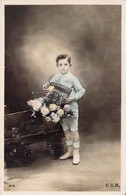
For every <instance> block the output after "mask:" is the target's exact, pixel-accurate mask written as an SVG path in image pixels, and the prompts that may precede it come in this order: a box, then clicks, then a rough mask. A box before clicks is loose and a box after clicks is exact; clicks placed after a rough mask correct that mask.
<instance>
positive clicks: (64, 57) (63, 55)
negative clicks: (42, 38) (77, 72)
mask: <svg viewBox="0 0 126 195" xmlns="http://www.w3.org/2000/svg"><path fill="white" fill-rule="evenodd" d="M66 58H67V61H68V62H69V64H70V65H71V57H70V56H69V55H67V54H60V55H58V56H57V58H56V63H57V64H58V61H59V60H61V59H66Z"/></svg>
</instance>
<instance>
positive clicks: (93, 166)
mask: <svg viewBox="0 0 126 195" xmlns="http://www.w3.org/2000/svg"><path fill="white" fill-rule="evenodd" d="M80 137H81V150H80V154H81V162H80V164H79V165H72V159H68V160H64V161H61V160H53V159H51V158H50V156H49V154H48V153H47V150H46V147H45V143H38V144H33V145H31V147H32V149H33V151H34V153H35V154H36V160H35V161H34V162H33V163H32V164H31V165H29V166H24V167H18V168H8V169H5V191H6V190H7V191H120V187H119V186H120V142H119V141H118V140H117V139H116V138H115V137H111V138H110V137H108V138H107V137H106V138H105V137H101V135H96V134H94V135H88V134H86V133H85V134H84V133H83V135H81V136H80Z"/></svg>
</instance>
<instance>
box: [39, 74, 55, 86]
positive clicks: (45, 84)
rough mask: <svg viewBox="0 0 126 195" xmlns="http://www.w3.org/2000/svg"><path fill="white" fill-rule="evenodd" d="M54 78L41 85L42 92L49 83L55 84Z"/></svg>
mask: <svg viewBox="0 0 126 195" xmlns="http://www.w3.org/2000/svg"><path fill="white" fill-rule="evenodd" d="M55 77H56V75H55V76H53V77H52V78H51V79H50V80H49V81H48V82H46V83H44V84H43V86H42V88H43V90H44V89H45V88H46V87H48V86H49V85H50V83H51V82H55V79H56V78H55Z"/></svg>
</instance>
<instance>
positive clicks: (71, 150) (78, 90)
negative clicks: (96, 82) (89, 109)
mask: <svg viewBox="0 0 126 195" xmlns="http://www.w3.org/2000/svg"><path fill="white" fill-rule="evenodd" d="M56 66H57V68H58V70H59V73H58V74H56V75H55V76H54V77H53V78H52V79H51V80H50V82H47V83H46V84H45V85H43V88H46V87H47V86H48V85H49V84H50V83H51V82H56V83H58V84H61V85H64V86H66V87H69V88H71V93H70V95H69V97H68V98H66V103H67V104H69V105H70V106H71V109H72V111H73V114H74V116H75V117H71V118H64V119H62V121H61V125H62V128H63V130H64V134H65V138H66V145H67V152H66V153H65V154H64V155H63V156H61V157H60V158H59V159H60V160H65V159H67V158H70V157H73V164H74V165H78V164H79V162H80V154H79V148H80V139H79V133H78V104H77V100H79V99H80V98H81V97H82V96H83V95H84V93H85V89H84V88H83V87H82V86H81V84H80V82H79V81H78V79H77V77H75V76H74V75H73V74H72V73H71V72H70V71H69V69H70V67H71V66H72V64H71V57H70V56H68V55H66V54H61V55H59V56H58V57H57V58H56Z"/></svg>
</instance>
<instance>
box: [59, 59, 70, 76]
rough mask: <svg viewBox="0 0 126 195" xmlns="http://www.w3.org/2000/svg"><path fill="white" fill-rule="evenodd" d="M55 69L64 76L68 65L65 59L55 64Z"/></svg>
mask: <svg viewBox="0 0 126 195" xmlns="http://www.w3.org/2000/svg"><path fill="white" fill-rule="evenodd" d="M57 68H58V70H59V72H60V73H61V74H65V73H67V72H68V70H69V68H70V64H69V62H68V61H67V59H60V60H59V61H58V63H57Z"/></svg>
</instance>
